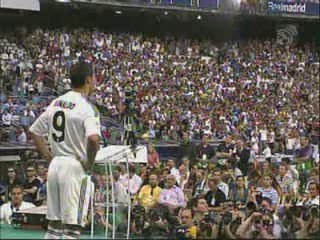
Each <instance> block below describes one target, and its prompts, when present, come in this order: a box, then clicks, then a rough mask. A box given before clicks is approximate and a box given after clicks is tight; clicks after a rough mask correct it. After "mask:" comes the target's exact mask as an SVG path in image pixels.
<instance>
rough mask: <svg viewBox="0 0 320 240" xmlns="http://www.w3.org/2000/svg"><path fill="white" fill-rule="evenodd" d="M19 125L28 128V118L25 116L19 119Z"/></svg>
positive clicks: (29, 120) (29, 121) (29, 122)
mask: <svg viewBox="0 0 320 240" xmlns="http://www.w3.org/2000/svg"><path fill="white" fill-rule="evenodd" d="M20 124H21V126H22V127H29V126H30V124H31V119H30V117H26V116H23V117H21V119H20Z"/></svg>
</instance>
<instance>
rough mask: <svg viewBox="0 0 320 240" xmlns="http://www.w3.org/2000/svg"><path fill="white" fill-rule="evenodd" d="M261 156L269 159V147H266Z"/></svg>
mask: <svg viewBox="0 0 320 240" xmlns="http://www.w3.org/2000/svg"><path fill="white" fill-rule="evenodd" d="M262 154H263V155H264V156H265V158H271V149H270V148H269V147H266V148H265V149H264V150H263V152H262Z"/></svg>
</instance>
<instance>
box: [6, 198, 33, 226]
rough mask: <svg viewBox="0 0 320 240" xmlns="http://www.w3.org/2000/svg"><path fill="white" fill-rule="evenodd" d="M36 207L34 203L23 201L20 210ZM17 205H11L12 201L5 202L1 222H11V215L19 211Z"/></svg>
mask: <svg viewBox="0 0 320 240" xmlns="http://www.w3.org/2000/svg"><path fill="white" fill-rule="evenodd" d="M33 207H36V206H35V205H33V204H32V203H29V202H24V201H22V203H21V206H20V208H19V209H18V211H21V210H25V209H28V208H33ZM18 211H17V209H16V208H15V207H13V206H12V205H11V202H8V203H5V204H3V205H2V206H1V207H0V222H1V223H3V222H4V223H6V224H11V215H12V213H14V212H18Z"/></svg>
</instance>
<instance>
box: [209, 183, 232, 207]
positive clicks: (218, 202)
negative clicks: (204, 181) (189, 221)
mask: <svg viewBox="0 0 320 240" xmlns="http://www.w3.org/2000/svg"><path fill="white" fill-rule="evenodd" d="M208 187H209V191H208V192H207V194H206V195H205V198H206V200H207V203H208V205H209V207H210V209H213V210H216V211H221V210H222V204H223V203H224V202H226V199H227V198H226V195H225V194H224V192H223V191H221V190H220V189H219V185H218V182H217V180H216V179H214V178H210V179H208Z"/></svg>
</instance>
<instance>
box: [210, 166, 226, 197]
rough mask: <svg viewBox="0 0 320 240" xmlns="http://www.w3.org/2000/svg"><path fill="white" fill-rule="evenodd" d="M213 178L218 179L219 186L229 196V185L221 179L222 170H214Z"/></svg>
mask: <svg viewBox="0 0 320 240" xmlns="http://www.w3.org/2000/svg"><path fill="white" fill-rule="evenodd" d="M213 179H214V180H215V181H216V183H217V185H218V188H219V189H220V190H221V191H222V192H223V194H224V196H225V197H226V198H227V197H228V195H229V186H228V185H227V184H226V183H224V182H223V181H222V180H221V170H219V169H215V170H214V171H213Z"/></svg>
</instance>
